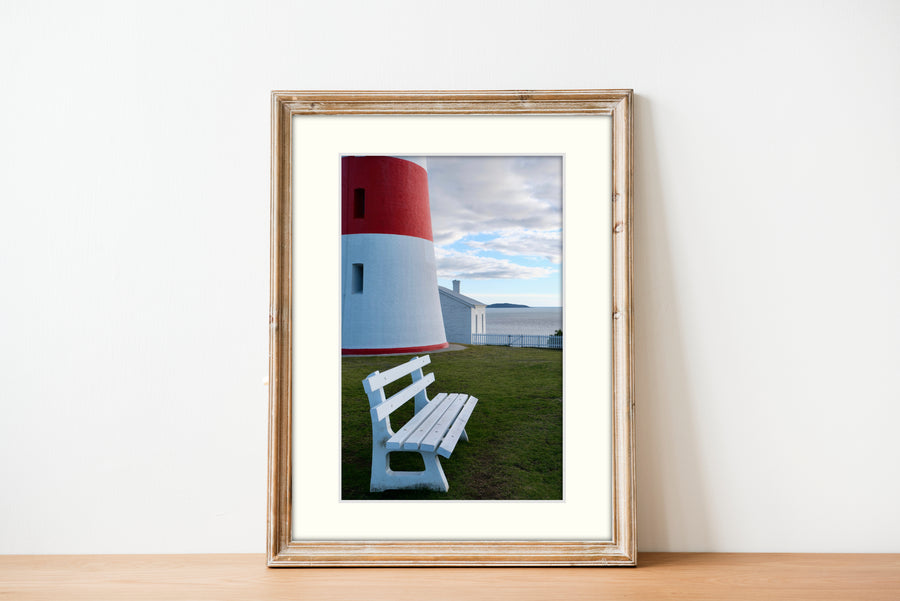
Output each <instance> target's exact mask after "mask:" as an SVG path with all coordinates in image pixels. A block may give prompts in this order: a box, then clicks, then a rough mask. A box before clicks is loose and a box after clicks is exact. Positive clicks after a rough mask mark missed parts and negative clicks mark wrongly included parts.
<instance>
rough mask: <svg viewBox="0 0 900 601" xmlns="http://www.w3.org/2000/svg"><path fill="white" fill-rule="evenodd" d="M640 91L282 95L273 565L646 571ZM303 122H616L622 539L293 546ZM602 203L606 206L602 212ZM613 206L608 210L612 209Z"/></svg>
mask: <svg viewBox="0 0 900 601" xmlns="http://www.w3.org/2000/svg"><path fill="white" fill-rule="evenodd" d="M632 107H633V97H632V92H631V90H564V91H465V92H439V91H410V92H348V91H340V92H333V91H332V92H322V91H304V92H290V91H276V92H273V94H272V200H271V211H272V213H271V276H270V277H271V282H270V286H271V288H270V290H271V305H270V314H269V327H270V342H269V353H270V368H269V370H270V376H269V399H270V403H269V456H268V461H269V469H268V540H267V553H268V565H269V566H272V567H276V566H514V565H530V566H537V565H550V566H556V565H560V566H563V565H564V566H600V565H620V566H629V565H635V563H636V558H637V557H636V533H635V507H634V455H633V449H634V437H633V411H634V404H633V383H632V373H633V352H632V331H633V325H632V324H633V310H632V293H631V288H632V285H631V282H632V253H631V246H632V231H631V230H632V228H631V224H632V209H631V207H632V127H633V125H632ZM295 115H338V116H342V115H391V116H400V115H434V116H437V115H488V116H490V115H497V116H502V115H542V116H547V115H559V116H565V115H578V116H605V117H609V118H611V128H612V165H611V170H612V198H611V199H609V200H611V203H610V205H609V206H610V212H611V223H612V224H613V227H612V234H611V245H612V252H611V256H612V268H611V273H612V280H613V281H612V285H611V290H612V299H611V305H610V306H611V307H612V314H611V315H610V316H609V319H610V323H611V325H610V331H611V335H612V341H611V346H612V353H611V358H612V366H611V388H612V390H611V393H610V394H611V407H612V417H611V427H612V433H611V441H612V443H611V455H612V465H611V474H612V485H611V490H612V495H611V496H612V499H611V516H612V517H611V519H612V527H611V532H612V535H611V540H599V541H598V540H588V541H585V540H464V541H456V540H454V541H447V540H293V539H292V534H291V533H292V524H291V521H292V517H291V516H292V512H291V503H292V481H291V478H292V464H291V461H292V440H291V438H292V421H291V420H292V375H293V369H294V368H293V363H292V342H291V341H292V319H291V311H292V302H293V301H292V299H293V296H292V294H293V292H294V291H293V286H292V275H293V272H292V248H293V245H292V241H293V238H292V234H293V232H292V198H291V194H292V175H291V174H292V157H291V152H292V122H293V117H294V116H295ZM602 200H605V199H602V198H597V199H596V202H597V203H600V202H601V201H602ZM601 206H602V205H601Z"/></svg>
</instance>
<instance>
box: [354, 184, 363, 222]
mask: <svg viewBox="0 0 900 601" xmlns="http://www.w3.org/2000/svg"><path fill="white" fill-rule="evenodd" d="M365 216H366V189H365V188H354V189H353V218H354V219H362V218H363V217H365Z"/></svg>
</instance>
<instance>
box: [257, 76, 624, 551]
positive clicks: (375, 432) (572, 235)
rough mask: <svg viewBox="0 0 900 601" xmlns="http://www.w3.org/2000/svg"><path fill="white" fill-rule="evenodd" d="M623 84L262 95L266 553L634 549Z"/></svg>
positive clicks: (280, 92) (287, 92)
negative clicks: (265, 135) (267, 145)
mask: <svg viewBox="0 0 900 601" xmlns="http://www.w3.org/2000/svg"><path fill="white" fill-rule="evenodd" d="M632 105H633V98H632V92H631V90H549V91H543V90H542V91H453V92H444V91H408V92H351V91H276V92H273V94H272V214H271V305H270V314H269V327H270V345H269V351H270V377H269V399H270V403H269V473H268V540H267V551H268V565H269V566H272V567H280V566H631V565H635V563H636V560H637V555H636V533H635V509H634V459H633V457H634V436H633V407H634V405H633V384H632V370H633V359H632V357H633V352H632V328H633V325H632V323H633V318H632V316H633V312H632V294H631V281H632V274H631V271H632V260H631V240H632V232H631V224H632V219H631V214H632V213H631V210H632V209H631V206H632Z"/></svg>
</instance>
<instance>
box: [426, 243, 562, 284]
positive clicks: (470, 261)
mask: <svg viewBox="0 0 900 601" xmlns="http://www.w3.org/2000/svg"><path fill="white" fill-rule="evenodd" d="M434 254H435V259H436V261H437V275H438V277H439V278H443V279H465V280H492V279H519V280H531V279H535V278H543V277H546V276H548V275H550V274H551V273H553V272H554V270H552V269H550V268H548V267H530V266H527V265H518V264H516V263H513V262H512V261H509V260H507V259H497V258H493V257H482V256H478V255H475V254H469V253H461V252H458V251H453V250H447V249H445V248H440V247H435V249H434Z"/></svg>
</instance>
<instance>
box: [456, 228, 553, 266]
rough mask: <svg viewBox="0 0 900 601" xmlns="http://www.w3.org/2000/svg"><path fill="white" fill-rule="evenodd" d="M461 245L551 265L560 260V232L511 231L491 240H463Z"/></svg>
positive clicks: (501, 233)
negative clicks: (535, 259)
mask: <svg viewBox="0 0 900 601" xmlns="http://www.w3.org/2000/svg"><path fill="white" fill-rule="evenodd" d="M463 244H465V245H466V246H468V247H469V248H471V249H473V250H476V251H488V250H491V251H496V252H500V253H503V254H504V255H511V256H524V257H536V258H537V257H540V258H544V259H547V260H548V261H551V262H553V263H559V262H560V261H561V260H562V231H560V230H524V229H522V230H513V231H508V232H500V233H499V236H498V237H496V238H494V239H492V240H465V241H464V242H463Z"/></svg>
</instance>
